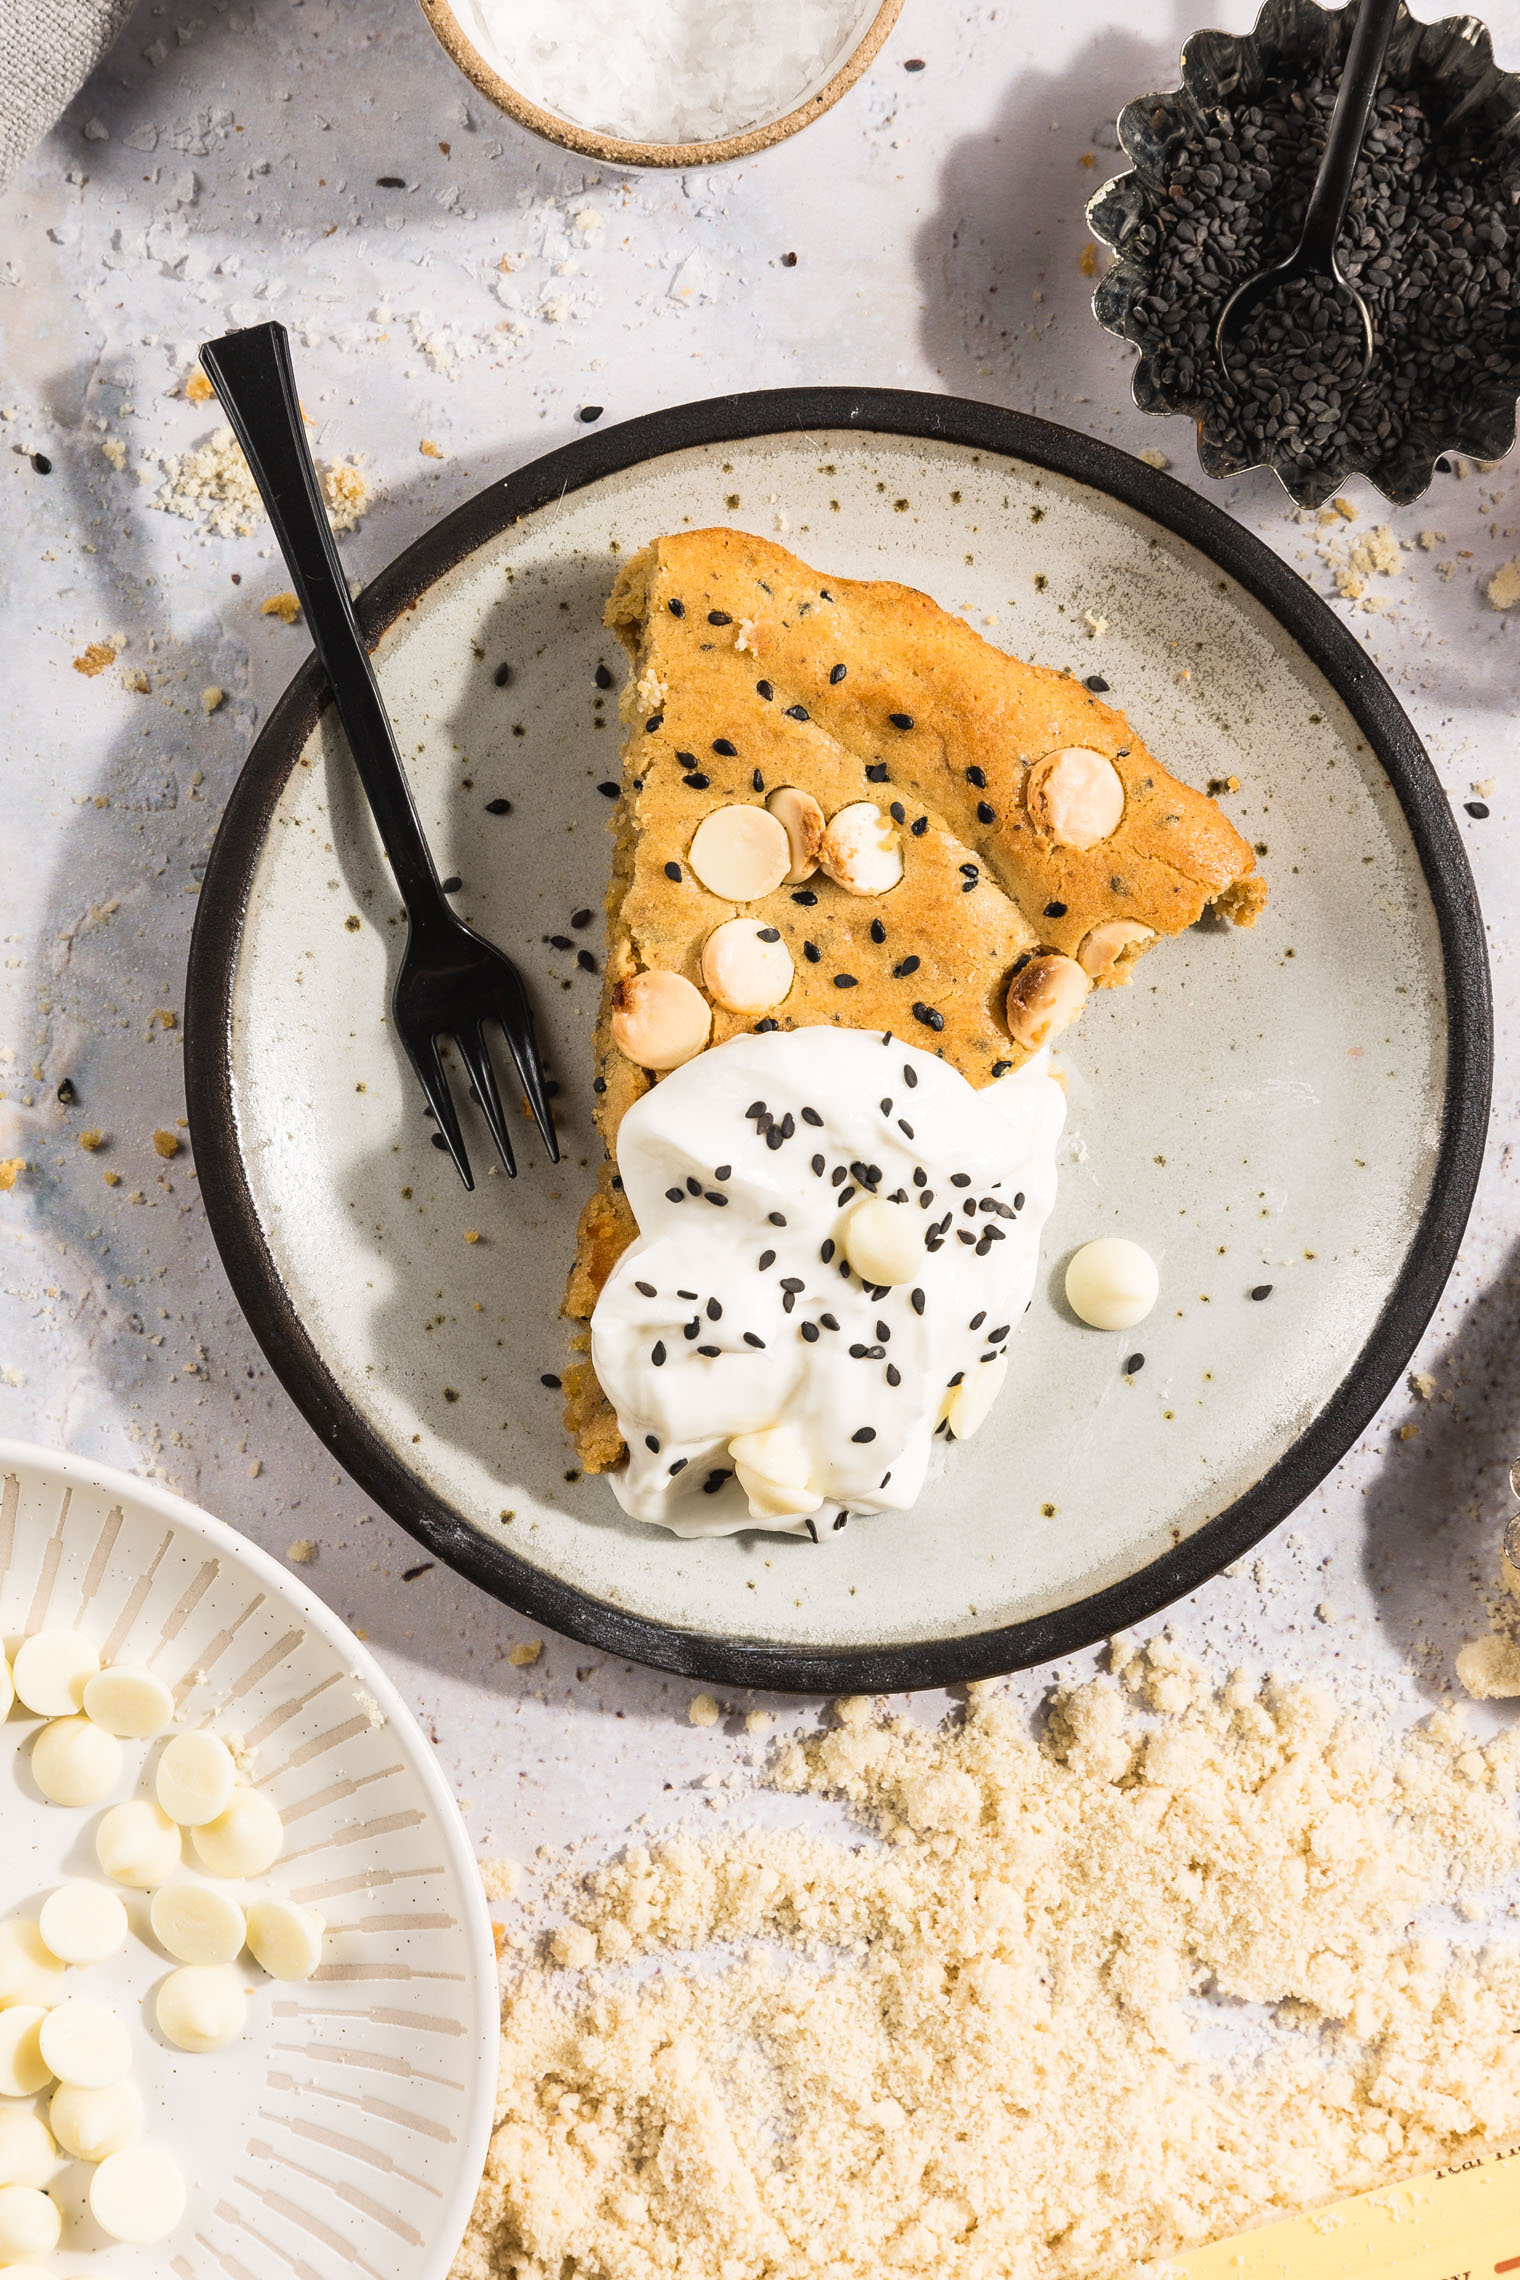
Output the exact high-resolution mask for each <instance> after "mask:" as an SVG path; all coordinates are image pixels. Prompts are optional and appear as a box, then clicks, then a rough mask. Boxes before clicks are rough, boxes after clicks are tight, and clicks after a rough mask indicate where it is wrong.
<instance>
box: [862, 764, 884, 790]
mask: <svg viewBox="0 0 1520 2280" xmlns="http://www.w3.org/2000/svg"><path fill="white" fill-rule="evenodd" d="M886 780H887V763H886V762H885V760H877V761H874V762H873V763H872V765H871V766H870V767H869V768H868V769H867V770H866V782H867V783H868V784H884V783H885V782H886Z"/></svg>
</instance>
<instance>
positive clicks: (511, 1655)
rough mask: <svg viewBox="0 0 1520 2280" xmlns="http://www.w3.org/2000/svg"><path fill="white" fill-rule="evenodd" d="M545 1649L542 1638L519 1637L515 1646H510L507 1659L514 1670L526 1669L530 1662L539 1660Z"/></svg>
mask: <svg viewBox="0 0 1520 2280" xmlns="http://www.w3.org/2000/svg"><path fill="white" fill-rule="evenodd" d="M543 1651H544V1642H543V1640H542V1639H519V1640H518V1642H517V1644H516V1645H515V1646H513V1647H508V1649H507V1660H508V1662H509V1663H510V1664H511V1665H512V1668H513V1669H514V1670H526V1669H527V1667H528V1665H529V1664H530V1663H536V1662H537V1660H538V1658H539V1656H540V1655H541V1654H542V1653H543Z"/></svg>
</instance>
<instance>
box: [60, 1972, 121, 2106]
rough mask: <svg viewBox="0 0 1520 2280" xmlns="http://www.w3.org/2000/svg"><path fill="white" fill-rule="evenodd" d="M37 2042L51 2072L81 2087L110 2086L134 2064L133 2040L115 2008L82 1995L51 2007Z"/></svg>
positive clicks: (85, 2088) (83, 2088) (94, 2088)
mask: <svg viewBox="0 0 1520 2280" xmlns="http://www.w3.org/2000/svg"><path fill="white" fill-rule="evenodd" d="M37 2043H38V2048H39V2049H40V2050H41V2052H42V2057H43V2061H44V2063H45V2064H46V2066H47V2068H48V2071H49V2073H51V2074H56V2075H57V2077H58V2079H59V2081H60V2082H71V2083H73V2085H74V2087H75V2088H76V2089H78V2090H109V2089H110V2087H111V2085H112V2083H113V2082H121V2081H123V2080H124V2079H125V2077H126V2074H127V2070H128V2069H129V2067H130V2066H131V2064H132V2044H131V2041H130V2038H129V2037H128V2034H127V2030H126V2028H125V2027H124V2026H123V2025H122V2023H121V2021H120V2019H118V2018H117V2016H116V2014H115V2012H114V2011H107V2010H105V2009H104V2008H103V2007H102V2005H101V2004H99V2003H87V2002H86V2001H85V2000H84V1998H83V1997H82V1996H78V1995H76V1996H74V1997H72V1998H71V2000H70V2001H69V2002H67V2003H60V2004H59V2005H58V2007H57V2009H56V2010H53V2011H49V2013H48V2015H47V2017H46V2018H45V2019H44V2020H43V2022H42V2025H41V2027H40V2028H39V2029H38V2034H37Z"/></svg>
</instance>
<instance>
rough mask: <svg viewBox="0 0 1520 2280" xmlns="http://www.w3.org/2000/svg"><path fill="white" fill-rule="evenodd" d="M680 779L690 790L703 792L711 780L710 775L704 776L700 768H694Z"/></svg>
mask: <svg viewBox="0 0 1520 2280" xmlns="http://www.w3.org/2000/svg"><path fill="white" fill-rule="evenodd" d="M681 781H682V783H683V784H684V785H685V786H686V788H687V790H688V791H690V792H705V791H706V789H707V787H708V785H709V784H710V783H711V782H712V778H711V776H704V775H703V773H702V771H701V769H700V768H694V769H693V770H692V772H691V774H690V775H689V776H683V777H682V778H681Z"/></svg>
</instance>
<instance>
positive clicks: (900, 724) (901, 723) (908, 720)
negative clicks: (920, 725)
mask: <svg viewBox="0 0 1520 2280" xmlns="http://www.w3.org/2000/svg"><path fill="white" fill-rule="evenodd" d="M887 718H888V720H889V721H890V722H891V723H892V726H893V727H894V728H900V729H904V730H906V729H910V728H911V727H912V726H913V715H912V714H911V713H888V715H887Z"/></svg>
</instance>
